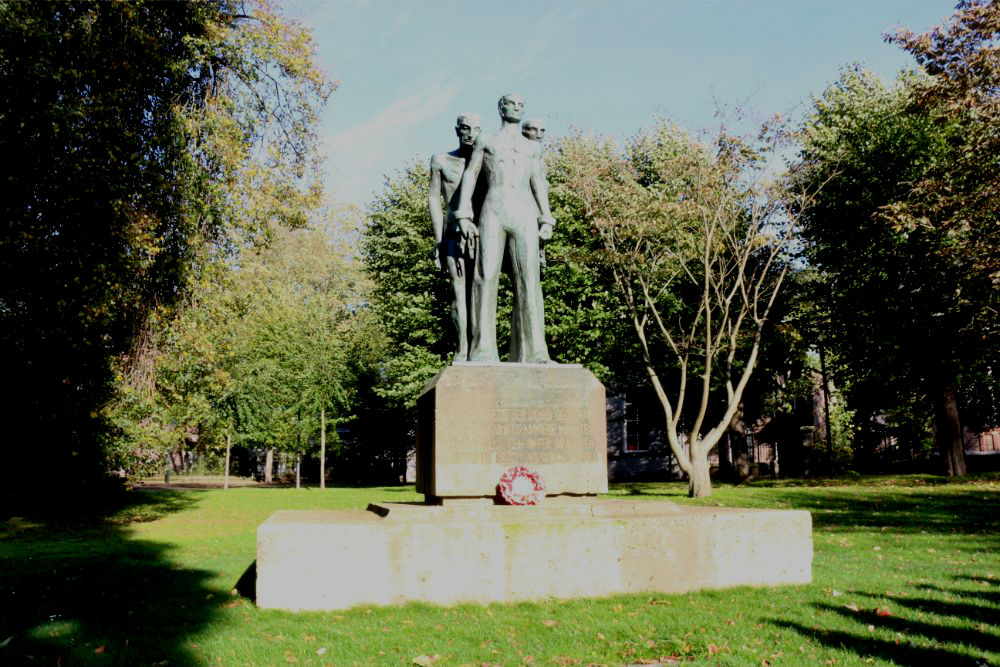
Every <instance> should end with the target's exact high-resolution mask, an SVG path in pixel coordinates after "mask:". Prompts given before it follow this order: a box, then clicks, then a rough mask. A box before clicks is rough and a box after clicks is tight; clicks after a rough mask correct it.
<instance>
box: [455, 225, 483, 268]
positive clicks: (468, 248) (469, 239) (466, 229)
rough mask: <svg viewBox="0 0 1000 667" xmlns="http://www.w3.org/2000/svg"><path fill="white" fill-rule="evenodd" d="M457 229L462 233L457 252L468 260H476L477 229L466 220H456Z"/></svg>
mask: <svg viewBox="0 0 1000 667" xmlns="http://www.w3.org/2000/svg"><path fill="white" fill-rule="evenodd" d="M458 229H459V230H460V231H461V232H462V240H461V242H460V243H459V251H460V252H461V253H462V254H463V255H467V256H468V257H469V259H475V258H476V248H477V247H478V246H479V228H478V227H476V226H475V225H474V224H472V220H470V219H468V218H459V219H458Z"/></svg>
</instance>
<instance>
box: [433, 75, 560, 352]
mask: <svg viewBox="0 0 1000 667" xmlns="http://www.w3.org/2000/svg"><path fill="white" fill-rule="evenodd" d="M497 107H498V110H499V112H500V121H501V125H500V130H499V131H498V132H496V133H495V134H491V135H488V136H482V135H481V133H480V118H479V115H478V114H473V113H464V114H461V115H460V116H459V117H458V120H457V123H456V127H455V132H456V134H457V135H458V138H459V147H458V149H456V150H454V151H451V152H449V153H439V154H437V155H435V156H434V157H432V158H431V174H430V176H431V178H430V194H429V197H428V207H429V209H430V214H431V221H432V223H433V226H434V235H435V241H436V243H435V251H434V255H435V261H436V263H437V264H438V266H439V267H440V268H441V269H443V270H446V271H447V272H448V277H449V279H450V283H451V287H452V308H451V315H452V320H453V322H454V324H455V329H456V331H457V333H458V348H457V350H456V352H455V357H454V361H459V362H461V361H473V362H499V361H500V357H499V354H498V352H497V340H496V321H497V289H498V286H499V281H500V272H501V268H502V267H504V266H507V265H508V264H509V271H510V278H511V284H512V285H513V288H514V312H513V316H512V318H511V342H510V355H509V361H511V362H522V363H546V362H548V361H549V353H548V348H547V347H546V345H545V311H544V306H543V304H542V285H541V270H540V269H541V266H542V262H544V255H543V254H541V252H540V242H541V241H547V240H548V239H550V238H552V228H553V226H554V225H555V218H553V217H552V213H551V211H550V210H549V194H548V192H549V191H548V183H547V181H546V178H545V167H544V162H543V155H542V147H541V139H542V137H543V136H544V133H545V126H544V124H543V123H542V121H540V120H537V119H529V120H526V121H525V122H524V125H523V128H522V127H521V117H522V115H523V112H524V98H522V97H521V96H520V95H516V94H507V95H504V96H503V97H501V98H500V102H499V103H498V105H497ZM522 133H523V134H522ZM442 196H443V197H444V199H445V201H447V202H448V208H447V213H446V214H445V212H444V211H442V208H441V197H442ZM505 253H506V260H507V261H506V262H505Z"/></svg>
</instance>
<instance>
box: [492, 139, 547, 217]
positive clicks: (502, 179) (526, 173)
mask: <svg viewBox="0 0 1000 667" xmlns="http://www.w3.org/2000/svg"><path fill="white" fill-rule="evenodd" d="M482 148H483V168H482V173H481V175H480V178H483V176H485V178H486V186H487V189H486V200H485V201H484V202H483V215H484V216H491V215H495V214H500V215H501V216H502V217H504V218H509V217H516V218H524V217H528V218H530V219H531V221H532V222H533V221H534V218H535V215H536V207H535V203H534V199H533V195H532V193H531V174H532V169H533V167H534V163H535V160H537V159H538V152H539V145H538V143H537V142H534V141H530V140H528V139H525V138H524V137H522V136H521V135H520V134H513V133H511V132H498V133H497V134H494V135H492V136H490V137H487V138H486V139H485V140H483V145H482ZM498 207H502V208H505V209H508V210H507V211H506V215H504V214H502V213H500V211H497V210H495V209H496V208H498Z"/></svg>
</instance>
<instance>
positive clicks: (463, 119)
mask: <svg viewBox="0 0 1000 667" xmlns="http://www.w3.org/2000/svg"><path fill="white" fill-rule="evenodd" d="M481 125H482V119H480V117H479V114H477V113H460V114H458V119H457V120H456V121H455V134H457V135H458V141H459V143H461V144H462V145H463V146H474V145H475V144H476V139H478V138H479V131H480V129H481V127H480V126H481Z"/></svg>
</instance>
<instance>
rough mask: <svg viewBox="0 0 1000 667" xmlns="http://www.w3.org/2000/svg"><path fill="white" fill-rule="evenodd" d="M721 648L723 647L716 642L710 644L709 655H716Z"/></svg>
mask: <svg viewBox="0 0 1000 667" xmlns="http://www.w3.org/2000/svg"><path fill="white" fill-rule="evenodd" d="M721 650H722V649H721V648H719V647H718V646H716V645H715V644H709V645H708V654H709V655H715V654H716V653H718V652H719V651H721Z"/></svg>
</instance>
